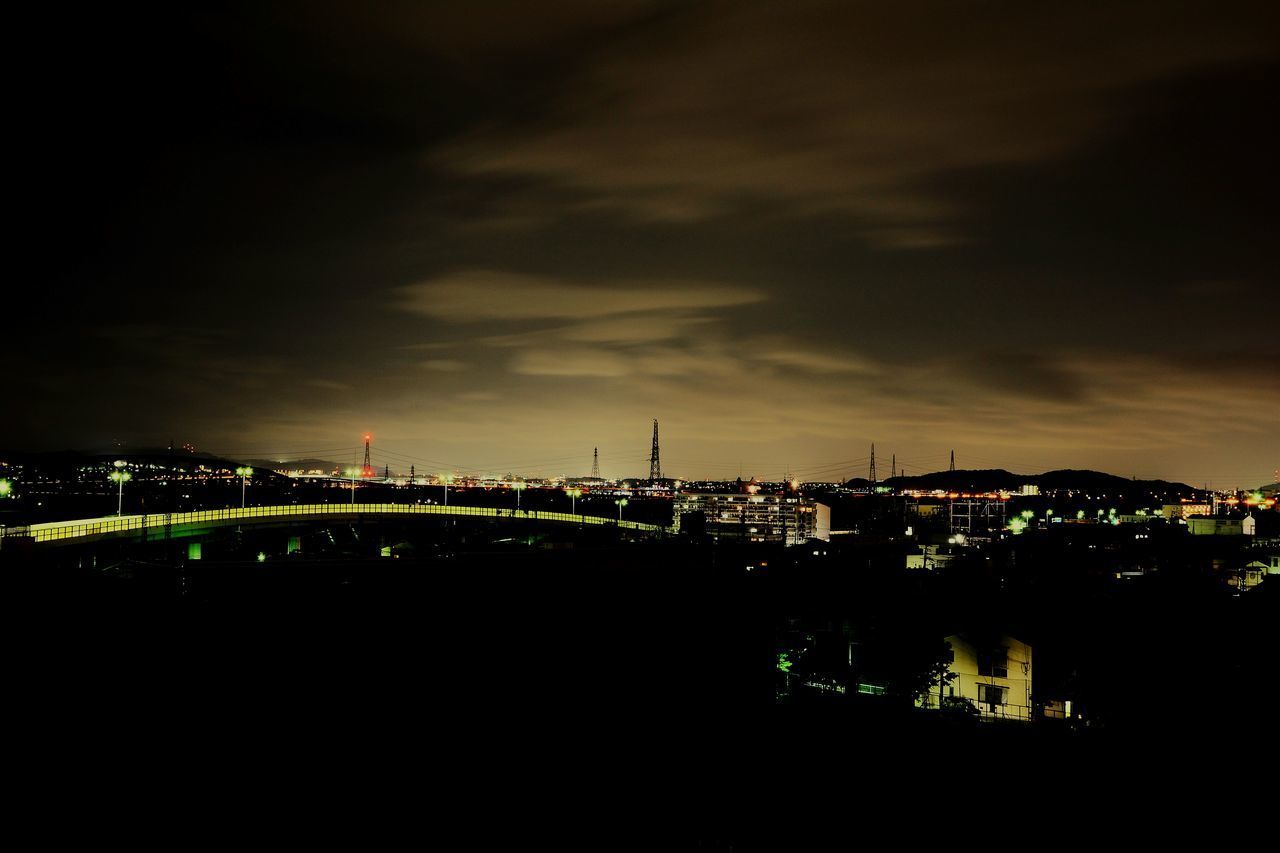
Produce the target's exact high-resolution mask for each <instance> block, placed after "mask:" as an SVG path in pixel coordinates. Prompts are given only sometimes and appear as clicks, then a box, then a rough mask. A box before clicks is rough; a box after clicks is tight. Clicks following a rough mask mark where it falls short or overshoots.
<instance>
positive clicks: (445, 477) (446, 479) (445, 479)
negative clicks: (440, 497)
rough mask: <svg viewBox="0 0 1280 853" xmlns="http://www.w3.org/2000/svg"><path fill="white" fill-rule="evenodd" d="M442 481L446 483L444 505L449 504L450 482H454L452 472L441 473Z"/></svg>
mask: <svg viewBox="0 0 1280 853" xmlns="http://www.w3.org/2000/svg"><path fill="white" fill-rule="evenodd" d="M440 482H441V484H443V485H444V505H445V506H448V505H449V484H450V483H452V482H453V475H452V474H441V475H440Z"/></svg>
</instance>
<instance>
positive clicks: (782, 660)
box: [778, 652, 795, 673]
mask: <svg viewBox="0 0 1280 853" xmlns="http://www.w3.org/2000/svg"><path fill="white" fill-rule="evenodd" d="M788 657H789V655H788V654H787V653H786V652H778V669H779V670H781V671H782V672H786V673H790V672H791V667H793V666H795V664H794V663H792V662H791V661H790V660H788Z"/></svg>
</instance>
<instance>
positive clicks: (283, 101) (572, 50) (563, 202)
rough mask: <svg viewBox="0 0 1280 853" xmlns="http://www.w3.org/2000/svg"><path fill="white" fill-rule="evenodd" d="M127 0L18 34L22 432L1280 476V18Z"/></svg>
mask: <svg viewBox="0 0 1280 853" xmlns="http://www.w3.org/2000/svg"><path fill="white" fill-rule="evenodd" d="M91 8H92V11H80V10H77V9H76V8H75V7H73V6H65V5H59V6H57V7H56V8H54V7H52V6H50V7H49V8H48V9H46V10H45V11H41V12H26V13H15V15H14V17H13V18H12V19H11V20H10V23H9V26H8V27H7V30H8V39H7V42H8V43H9V44H8V47H7V53H8V54H9V59H10V63H9V64H10V85H9V87H8V88H9V91H10V98H11V103H10V106H9V109H8V112H9V113H10V115H11V117H12V118H11V123H10V130H9V131H8V134H7V135H8V137H9V140H10V144H11V145H13V146H15V147H14V152H13V154H12V155H11V158H10V160H9V162H10V175H9V181H8V185H9V186H10V187H11V188H12V190H13V191H12V194H11V195H10V198H11V202H12V205H11V206H12V209H13V213H14V214H15V216H14V218H13V221H12V222H11V225H10V229H11V236H10V245H11V246H12V247H13V249H14V250H15V252H16V257H14V258H13V260H14V261H16V262H12V263H11V267H12V270H11V273H10V275H9V277H8V286H7V287H6V291H7V295H6V296H5V297H4V300H3V308H2V309H0V310H3V318H4V321H3V335H4V338H3V352H4V365H5V370H4V381H5V386H6V388H5V393H4V399H5V406H4V407H3V408H4V409H5V412H4V416H3V418H2V419H0V446H8V447H16V448H28V449H57V448H70V447H75V448H83V449H95V448H106V447H111V446H113V444H114V443H116V442H125V443H126V444H125V446H134V447H136V446H143V445H151V446H156V445H164V444H167V443H168V442H169V440H171V439H172V440H174V441H176V442H178V443H182V442H192V443H194V444H195V445H196V446H198V447H199V448H200V449H202V450H208V451H211V452H216V453H226V454H240V455H242V456H246V457H247V456H257V455H270V456H276V457H285V456H294V455H299V454H305V453H307V452H310V451H321V450H324V451H329V450H332V449H335V448H354V447H355V446H356V445H357V444H358V443H359V441H360V436H361V434H362V433H363V432H364V431H366V430H370V431H372V432H373V434H374V436H375V445H376V446H378V447H381V448H385V449H387V450H391V451H394V452H396V453H399V454H403V455H404V458H406V459H408V458H410V457H412V458H413V459H416V460H419V462H418V470H419V472H423V471H424V470H433V466H439V468H444V467H449V468H454V469H457V470H474V471H494V472H498V473H502V472H505V471H508V470H514V471H516V472H519V473H526V474H530V475H533V474H539V473H541V474H563V473H568V474H585V473H587V471H588V469H589V467H590V464H591V450H592V448H593V447H595V446H599V447H600V457H601V468H602V469H603V473H604V474H605V475H606V476H634V475H644V474H645V473H646V472H647V470H648V468H647V455H648V444H649V437H650V429H651V421H652V419H653V418H658V419H659V420H660V421H661V424H662V437H663V462H664V466H663V467H664V470H665V472H666V473H667V474H668V475H669V476H682V477H733V476H737V475H738V474H742V475H743V476H750V475H756V476H758V477H780V476H781V475H782V474H783V473H784V472H787V471H790V472H791V473H793V474H797V475H799V476H801V477H802V478H806V479H835V478H838V477H843V476H857V475H865V474H866V466H865V462H864V461H861V460H862V457H865V456H866V455H867V452H868V449H869V445H870V444H871V442H873V441H874V442H875V443H876V447H877V454H878V456H879V457H880V472H881V476H884V475H885V474H887V472H888V463H889V455H890V454H891V453H896V454H897V457H898V460H899V462H900V463H904V464H905V465H906V467H907V469H908V472H909V473H921V472H924V471H928V470H937V469H942V468H945V467H946V464H947V454H948V452H949V451H950V450H951V449H952V448H954V449H955V451H956V457H957V466H958V467H962V468H979V467H1005V468H1009V469H1011V470H1014V471H1021V472H1030V471H1041V470H1046V469H1050V468H1062V467H1077V468H1085V467H1087V468H1096V469H1101V470H1106V471H1110V472H1112V473H1116V474H1120V475H1124V476H1129V475H1136V476H1140V477H1165V478H1170V479H1179V480H1183V481H1186V482H1190V483H1193V484H1195V485H1201V484H1203V483H1205V482H1209V483H1211V484H1213V485H1215V486H1220V487H1229V486H1242V487H1246V486H1255V485H1258V484H1260V483H1267V482H1271V481H1272V479H1273V474H1272V471H1273V469H1274V468H1276V467H1277V466H1280V438H1277V435H1280V430H1278V429H1277V426H1276V424H1277V423H1280V367H1278V365H1277V360H1276V359H1277V340H1278V338H1280V332H1278V325H1280V320H1278V318H1280V298H1278V297H1277V293H1278V288H1277V282H1278V279H1280V275H1278V270H1277V240H1276V238H1277V235H1280V215H1278V214H1277V206H1276V204H1277V202H1276V200H1277V198H1278V197H1280V181H1278V180H1277V166H1276V162H1277V151H1280V144H1278V143H1277V122H1276V120H1275V116H1276V115H1277V106H1278V104H1277V97H1276V92H1277V91H1278V87H1280V20H1278V16H1277V12H1276V11H1273V10H1274V9H1275V8H1276V4H1273V3H1253V4H1237V3H1231V2H1221V0H1217V2H1211V3H1197V4H1186V3H1175V2H1160V3H1155V2H1153V3H1137V2H1133V3H1115V2H1107V3H1091V2H1074V3H1062V4H1038V3H1025V2H1017V3H1015V2H1009V3H997V2H972V0H971V2H935V3H912V4H901V3H899V4H894V3H885V2H875V3H859V2H786V3H782V2H774V3H754V2H747V0H732V2H723V3H719V2H609V3H603V2H598V0H595V1H594V2H593V0H583V2H580V3H573V2H546V1H545V0H544V2H537V3H531V2H478V3H461V2H459V3H448V4H445V3H441V4H429V3H377V4H360V3H350V2H347V3H318V2H305V3H303V2H299V3H289V4H285V3H257V2H255V3H246V4H243V5H235V4H197V3H190V4H188V3H179V4H168V5H166V6H155V7H150V8H148V7H146V6H135V5H133V4H98V5H97V6H94V7H91ZM344 452H345V451H344ZM321 455H322V456H324V458H339V460H340V461H344V460H348V459H350V458H351V457H350V453H349V452H347V453H346V455H345V456H343V455H341V454H339V453H335V452H328V453H324V454H321ZM404 467H405V468H406V469H407V464H406V465H405V466H404Z"/></svg>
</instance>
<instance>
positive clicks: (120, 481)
mask: <svg viewBox="0 0 1280 853" xmlns="http://www.w3.org/2000/svg"><path fill="white" fill-rule="evenodd" d="M113 465H114V466H115V470H114V471H112V472H111V473H110V474H108V475H107V478H108V479H109V480H111V482H113V483H115V484H116V515H117V516H119V515H123V514H124V484H125V483H127V482H128V481H129V480H132V479H133V475H132V474H130V473H129V472H128V471H126V470H125V465H126V463H125V461H124V460H123V459H117V460H116V461H115V462H114V463H113ZM343 473H345V474H346V475H347V478H348V479H349V480H351V505H352V506H355V505H356V482H357V480H358V479H359V477H360V476H361V475H362V474H363V473H364V472H363V469H360V468H348V469H346V471H345V472H343ZM236 476H237V477H239V478H240V508H241V509H244V508H245V506H246V501H245V488H246V487H247V486H248V484H249V478H250V477H252V476H253V469H252V468H250V467H249V466H247V465H243V466H241V467H239V468H236ZM452 482H453V477H452V476H451V475H448V474H446V475H444V476H442V477H441V478H440V483H441V485H443V486H444V505H445V506H448V505H449V484H450V483H452ZM11 488H12V487H11V485H10V484H9V481H8V480H0V497H3V496H5V495H7V494H8V493H9V491H10V490H11ZM527 488H529V484H528V483H524V482H517V483H512V484H511V489H512V490H513V491H514V492H515V493H516V512H520V493H521V492H523V491H524V490H525V489H527ZM565 494H567V495H568V496H569V501H570V504H569V505H570V510H569V512H570V514H571V515H577V514H578V498H580V497H582V489H577V488H574V489H565ZM614 503H615V504H617V506H618V523H619V524H621V523H622V508H623V507H624V506H626V505H627V504H628V503H630V501H629V500H628V499H627V498H619V499H618V500H615V501H614Z"/></svg>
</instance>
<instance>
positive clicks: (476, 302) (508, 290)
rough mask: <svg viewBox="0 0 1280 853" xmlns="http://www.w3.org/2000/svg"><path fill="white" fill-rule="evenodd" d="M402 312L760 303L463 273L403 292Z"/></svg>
mask: <svg viewBox="0 0 1280 853" xmlns="http://www.w3.org/2000/svg"><path fill="white" fill-rule="evenodd" d="M398 295H399V306H400V308H402V309H403V310H406V311H410V312H413V313H416V314H422V315H425V316H428V317H435V318H438V319H441V320H447V321H453V322H483V321H503V320H512V321H515V320H563V319H592V318H601V317H610V316H613V315H622V314H630V313H637V312H646V311H650V312H651V311H668V310H669V311H681V310H691V309H705V308H723V307H730V306H735V305H747V304H750V303H752V302H759V301H761V300H762V299H764V298H765V297H764V296H763V295H762V294H760V293H758V292H755V291H753V290H749V289H746V288H739V287H730V286H726V285H723V284H717V283H714V282H702V281H672V280H665V281H659V282H645V281H635V280H602V281H599V282H596V283H593V284H584V283H578V282H572V283H570V282H565V281H561V280H559V279H556V278H551V277H546V276H534V275H523V274H518V273H511V272H499V271H489V270H463V271H460V272H456V273H451V274H448V275H445V276H441V277H438V278H435V279H431V280H429V281H424V282H420V283H418V284H411V285H408V286H405V287H402V288H400V290H399V294H398Z"/></svg>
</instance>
